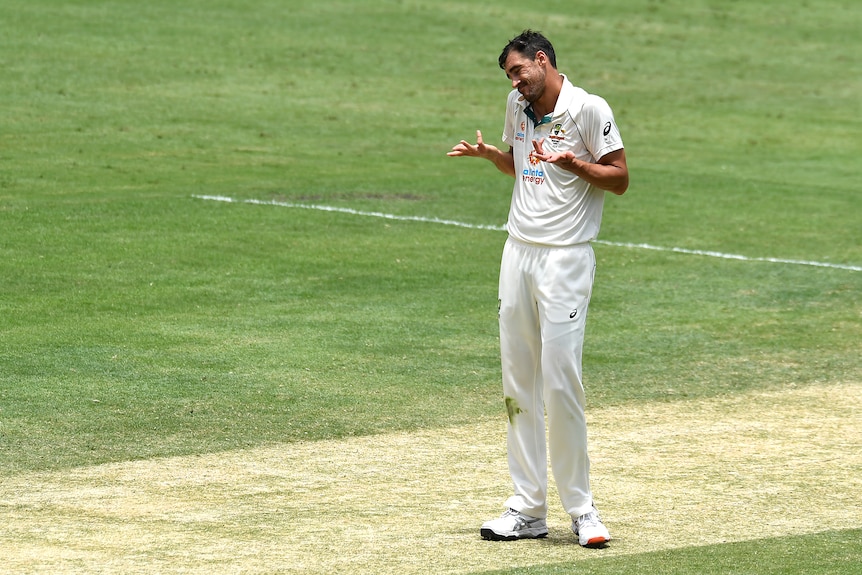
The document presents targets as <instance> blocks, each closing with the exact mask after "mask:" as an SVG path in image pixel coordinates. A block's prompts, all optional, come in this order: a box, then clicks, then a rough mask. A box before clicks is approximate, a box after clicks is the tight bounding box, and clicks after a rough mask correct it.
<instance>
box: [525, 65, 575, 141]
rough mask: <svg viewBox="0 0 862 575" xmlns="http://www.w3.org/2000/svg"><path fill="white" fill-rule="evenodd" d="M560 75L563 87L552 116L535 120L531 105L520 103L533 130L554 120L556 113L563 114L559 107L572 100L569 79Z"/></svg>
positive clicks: (548, 115)
mask: <svg viewBox="0 0 862 575" xmlns="http://www.w3.org/2000/svg"><path fill="white" fill-rule="evenodd" d="M560 75H561V76H562V77H563V87H562V88H561V89H560V95H559V96H557V103H556V105H555V106H554V112H553V113H552V114H547V115H545V116H544V117H543V118H541V119H539V118H536V113H535V112H534V111H533V105H532V104H529V103H527V102H522V104H523V106H524V113H525V114H526V115H527V117H528V118H529V119H530V120H532V121H533V127H534V128H538V127H539V126H541V125H542V124H549V123H550V122H551V120H552V119H553V118H554V116H556V115H557V113H558V112H559V113H562V112H563V110H562V109H560V108H561V106H567V105H568V102H569V100H571V98H572V97H571V94H570V91H571V90H572V89H573V88H574V87H573V86H572V83H571V82H569V79H568V78H567V77H566V75H565V74H560Z"/></svg>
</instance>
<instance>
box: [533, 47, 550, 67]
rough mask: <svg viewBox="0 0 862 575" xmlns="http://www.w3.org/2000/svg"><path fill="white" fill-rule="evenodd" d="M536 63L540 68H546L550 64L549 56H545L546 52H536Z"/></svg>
mask: <svg viewBox="0 0 862 575" xmlns="http://www.w3.org/2000/svg"><path fill="white" fill-rule="evenodd" d="M535 61H536V64H539V65H540V66H544V65H545V64H547V63H548V55H547V54H545V53H544V52H542V51H541V50H539V51H538V52H536V58H535Z"/></svg>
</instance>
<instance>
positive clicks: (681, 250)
mask: <svg viewBox="0 0 862 575" xmlns="http://www.w3.org/2000/svg"><path fill="white" fill-rule="evenodd" d="M192 197H193V198H198V199H200V200H208V201H214V202H228V203H241V204H256V205H262V206H278V207H282V208H298V209H302V210H316V211H321V212H338V213H342V214H351V215H354V216H368V217H374V218H384V219H387V220H398V221H404V222H423V223H429V224H443V225H447V226H457V227H459V228H468V229H472V230H490V231H495V232H504V231H506V227H505V226H487V225H481V224H468V223H465V222H459V221H455V220H442V219H440V218H425V217H422V216H398V215H395V214H386V213H383V212H364V211H361V210H354V209H352V208H338V207H335V206H321V205H316V204H296V203H292V202H277V201H275V200H269V201H263V200H236V199H234V198H229V197H227V196H206V195H192ZM593 243H596V244H602V245H606V246H614V247H618V248H630V249H640V250H651V251H656V252H673V253H678V254H688V255H695V256H706V257H711V258H721V259H725V260H739V261H744V262H767V263H774V264H789V265H797V266H814V267H821V268H832V269H839V270H849V271H853V272H862V266H851V265H847V264H831V263H826V262H815V261H806V260H788V259H782V258H759V257H749V256H743V255H739V254H726V253H722V252H714V251H708V250H690V249H686V248H676V247H673V248H668V247H663V246H653V245H650V244H631V243H625V242H609V241H605V240H595V241H594V242H593Z"/></svg>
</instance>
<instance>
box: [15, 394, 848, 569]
mask: <svg viewBox="0 0 862 575" xmlns="http://www.w3.org/2000/svg"><path fill="white" fill-rule="evenodd" d="M860 408H862V385H859V384H855V383H853V384H843V385H828V386H827V385H824V386H815V387H805V388H798V389H796V388H792V387H788V388H787V389H784V390H780V391H771V392H768V393H763V392H760V393H749V394H744V395H739V396H731V397H720V398H714V399H709V400H699V401H681V402H668V403H649V404H644V405H643V406H633V405H626V406H621V407H610V408H604V409H596V410H593V411H591V412H590V423H591V426H592V427H591V429H592V453H593V482H594V490H595V493H596V496H597V497H598V498H599V499H598V503H599V505H600V507H601V509H602V511H603V514H604V516H605V520H606V522H607V524H608V525H609V527H610V529H611V532H612V535H613V538H614V539H613V541H612V542H611V544H610V546H609V547H608V548H606V549H604V550H603V551H600V552H597V551H591V550H585V549H582V548H580V547H579V546H578V545H577V543H576V541H575V538H574V536H573V535H572V533H571V532H570V531H569V526H568V520H567V517H566V516H565V515H564V514H563V512H562V511H561V509H560V507H559V503H558V502H557V500H556V493H555V492H553V489H552V497H553V498H554V499H552V502H551V515H550V517H549V528H550V535H549V537H548V538H547V539H546V540H540V541H524V542H518V543H514V544H501V543H492V542H486V541H482V540H481V539H480V538H479V536H478V526H479V524H480V523H481V522H482V521H484V520H486V519H488V518H490V517H493V516H494V515H496V514H497V513H498V512H499V511H500V505H501V502H502V501H503V500H504V498H505V497H506V496H507V494H508V481H509V480H508V475H507V472H506V467H505V446H504V433H505V427H504V426H505V421H504V420H503V419H502V418H499V419H494V420H487V421H481V422H478V423H476V424H474V425H468V426H460V427H454V428H448V429H442V430H424V431H418V432H411V433H393V434H387V435H378V436H372V437H361V438H350V439H346V440H338V441H335V440H333V441H320V442H308V443H299V444H296V443H294V444H280V445H271V446H266V447H258V448H255V449H249V450H236V451H230V452H225V453H216V454H210V455H201V456H190V457H173V458H165V459H153V460H146V461H135V462H127V463H112V464H106V465H100V466H94V467H82V468H76V469H73V470H71V471H60V472H38V473H35V472H34V473H26V474H22V475H20V476H17V477H7V478H3V479H2V484H0V523H2V524H3V525H4V529H3V531H2V532H0V556H2V557H4V558H5V563H6V565H7V567H9V568H11V569H12V570H13V571H16V572H27V573H61V574H62V573H117V572H123V573H212V572H218V573H240V572H242V573H276V572H278V573H375V574H380V573H399V574H403V573H429V572H435V573H469V572H475V571H486V570H492V569H504V568H505V569H510V568H518V567H529V566H533V567H535V566H541V565H554V564H560V563H565V562H571V561H582V560H587V559H593V560H595V559H597V558H600V557H606V558H612V557H619V556H628V555H640V554H645V553H650V552H656V551H660V550H669V549H679V548H686V547H698V546H704V545H710V544H717V543H725V542H735V541H749V540H757V539H764V538H770V537H779V536H784V535H805V534H811V533H816V532H820V531H827V530H841V529H852V528H859V527H860V526H862V489H860V487H862V485H860V483H862V480H860V478H862V423H860V418H859V417H858V414H859V410H860ZM803 515H804V516H805V520H804V521H803V520H801V517H802V516H803Z"/></svg>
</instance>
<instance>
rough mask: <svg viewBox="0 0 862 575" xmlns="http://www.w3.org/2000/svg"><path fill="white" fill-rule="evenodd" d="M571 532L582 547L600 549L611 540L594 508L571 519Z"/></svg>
mask: <svg viewBox="0 0 862 575" xmlns="http://www.w3.org/2000/svg"><path fill="white" fill-rule="evenodd" d="M572 531H574V532H575V535H577V536H578V543H580V544H581V545H582V546H584V547H601V546H602V545H604V544H605V543H607V542H608V541H610V540H611V534H610V533H609V532H608V528H607V527H605V525H604V523H602V518H601V517H599V511H598V509H596V508H595V507H593V510H592V511H590V512H589V513H585V514H584V515H581V516H580V517H578V518H577V519H572Z"/></svg>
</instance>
